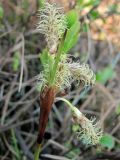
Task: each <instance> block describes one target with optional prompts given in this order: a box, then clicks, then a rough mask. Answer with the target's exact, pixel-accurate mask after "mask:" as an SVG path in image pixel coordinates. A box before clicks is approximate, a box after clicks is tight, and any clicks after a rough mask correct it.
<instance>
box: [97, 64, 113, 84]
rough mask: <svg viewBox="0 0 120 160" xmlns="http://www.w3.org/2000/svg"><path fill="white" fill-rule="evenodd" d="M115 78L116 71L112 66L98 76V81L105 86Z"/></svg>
mask: <svg viewBox="0 0 120 160" xmlns="http://www.w3.org/2000/svg"><path fill="white" fill-rule="evenodd" d="M113 76H114V70H113V68H112V67H111V66H108V67H106V68H104V69H103V70H101V71H99V72H98V73H97V74H96V80H97V81H98V82H101V83H103V84H105V83H106V82H107V81H108V80H109V79H112V78H113Z"/></svg>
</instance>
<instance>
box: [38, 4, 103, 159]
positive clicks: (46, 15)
mask: <svg viewBox="0 0 120 160" xmlns="http://www.w3.org/2000/svg"><path fill="white" fill-rule="evenodd" d="M75 24H77V25H78V24H79V21H77V23H75ZM73 27H75V25H73ZM77 28H78V29H79V27H78V26H77ZM70 29H71V28H67V19H66V16H65V15H64V14H63V12H62V9H61V8H60V7H57V5H56V4H49V3H45V4H44V6H43V7H42V8H41V9H40V11H39V22H38V25H37V30H38V31H39V32H40V33H42V34H43V35H44V36H45V39H46V42H47V46H46V48H45V50H43V52H42V53H41V55H40V59H41V63H42V66H43V70H42V72H41V73H40V74H39V76H38V78H37V79H38V83H37V86H38V87H39V88H40V120H39V133H38V138H37V143H38V147H37V150H36V151H35V160H38V158H39V152H40V149H41V143H42V140H43V136H44V132H45V128H46V125H47V121H48V117H49V113H50V111H51V108H52V104H53V103H54V101H55V99H57V100H61V101H63V102H65V103H67V106H68V107H69V108H70V110H71V113H72V118H73V120H74V123H75V124H77V125H78V126H79V130H78V131H77V135H78V138H79V139H81V140H82V141H83V143H85V144H91V145H96V144H99V140H100V138H101V135H102V132H101V131H100V128H99V126H98V123H96V122H95V120H89V119H87V118H86V116H85V115H84V114H82V113H81V112H80V111H79V110H78V109H77V108H76V107H75V106H73V105H72V104H71V103H70V102H69V101H68V100H66V99H65V98H63V97H62V98H61V97H56V95H57V93H59V92H61V91H62V90H64V89H66V88H70V87H71V84H72V83H74V82H77V85H81V83H83V84H84V86H85V87H86V86H93V85H94V84H95V74H94V72H93V71H92V69H90V67H89V66H88V64H81V63H79V62H74V61H72V59H71V58H69V56H68V55H67V54H66V53H64V52H65V50H64V49H63V48H64V47H66V46H64V42H65V44H66V43H67V42H66V36H68V35H70V34H71V39H70V43H71V42H72V41H71V40H72V38H76V37H77V35H76V34H79V33H77V32H76V34H73V31H74V30H73V29H71V33H70ZM74 36H75V37H74ZM67 39H68V37H67ZM73 42H75V41H74V40H73ZM68 43H69V42H68ZM63 46H64V47H63ZM69 48H70V47H69Z"/></svg>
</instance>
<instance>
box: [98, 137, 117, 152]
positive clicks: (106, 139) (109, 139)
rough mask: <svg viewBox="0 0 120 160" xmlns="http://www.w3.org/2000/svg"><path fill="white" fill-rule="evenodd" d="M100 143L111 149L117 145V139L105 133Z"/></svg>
mask: <svg viewBox="0 0 120 160" xmlns="http://www.w3.org/2000/svg"><path fill="white" fill-rule="evenodd" d="M100 143H101V145H102V146H104V147H107V148H109V149H112V148H114V146H115V140H114V138H113V137H112V136H111V135H104V136H103V137H102V138H101V139H100Z"/></svg>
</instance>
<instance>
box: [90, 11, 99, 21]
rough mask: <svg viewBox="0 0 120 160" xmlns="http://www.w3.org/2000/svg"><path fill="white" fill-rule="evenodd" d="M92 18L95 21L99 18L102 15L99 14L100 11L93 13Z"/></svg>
mask: <svg viewBox="0 0 120 160" xmlns="http://www.w3.org/2000/svg"><path fill="white" fill-rule="evenodd" d="M90 16H91V18H92V19H93V20H95V19H97V18H98V17H99V16H100V14H99V12H98V11H91V12H90Z"/></svg>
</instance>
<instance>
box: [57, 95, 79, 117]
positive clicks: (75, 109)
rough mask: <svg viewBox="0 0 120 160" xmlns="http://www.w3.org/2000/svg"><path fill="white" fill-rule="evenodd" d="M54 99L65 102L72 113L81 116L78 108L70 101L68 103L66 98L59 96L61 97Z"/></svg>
mask: <svg viewBox="0 0 120 160" xmlns="http://www.w3.org/2000/svg"><path fill="white" fill-rule="evenodd" d="M56 99H57V100H60V101H63V102H65V103H66V104H67V105H68V106H69V108H70V109H71V111H72V113H73V114H75V115H76V116H78V117H81V116H82V113H81V112H80V110H79V109H77V108H76V107H75V106H73V105H72V103H70V102H69V101H68V100H67V99H65V98H61V97H57V98H56Z"/></svg>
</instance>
